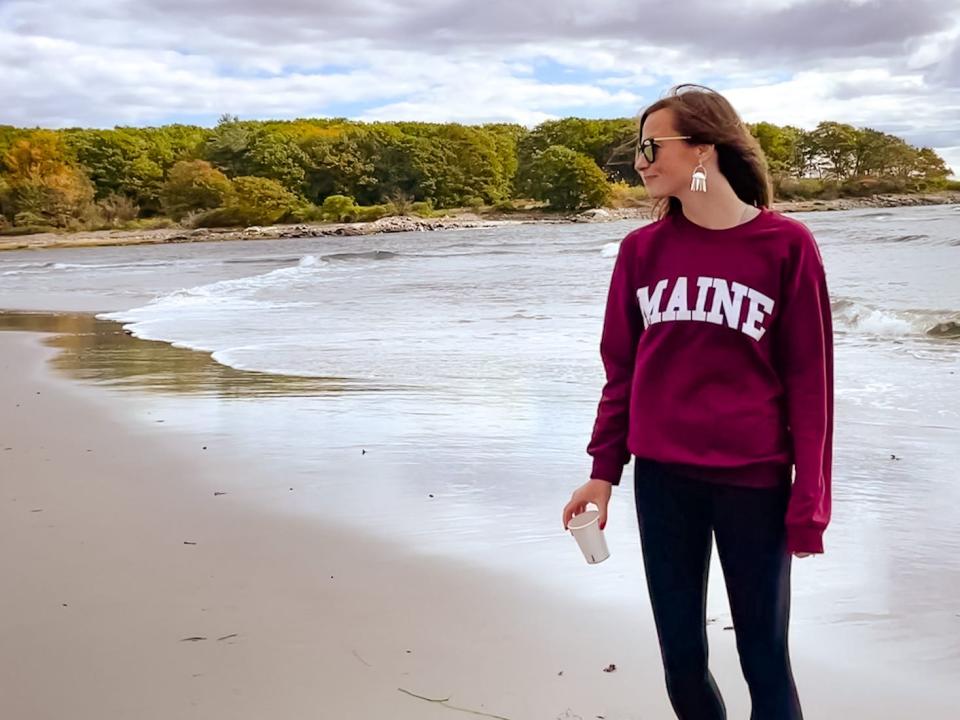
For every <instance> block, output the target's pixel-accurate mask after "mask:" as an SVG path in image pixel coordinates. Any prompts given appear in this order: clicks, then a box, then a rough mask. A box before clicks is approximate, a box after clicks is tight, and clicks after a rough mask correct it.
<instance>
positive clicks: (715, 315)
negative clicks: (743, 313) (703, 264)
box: [707, 278, 747, 328]
mask: <svg viewBox="0 0 960 720" xmlns="http://www.w3.org/2000/svg"><path fill="white" fill-rule="evenodd" d="M731 293H733V294H732V295H731ZM746 294H747V286H746V285H741V284H740V283H738V282H735V283H732V284H731V285H730V286H729V287H728V286H727V281H726V280H724V279H722V278H716V279H714V281H713V305H712V306H711V307H710V312H708V313H707V322H711V323H713V324H714V325H721V324H722V323H723V321H724V320H726V321H727V327H732V328H735V327H737V325H738V324H739V323H740V307H741V306H742V305H743V296H744V295H746ZM721 308H722V310H723V312H721Z"/></svg>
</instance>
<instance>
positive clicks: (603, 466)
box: [590, 458, 623, 485]
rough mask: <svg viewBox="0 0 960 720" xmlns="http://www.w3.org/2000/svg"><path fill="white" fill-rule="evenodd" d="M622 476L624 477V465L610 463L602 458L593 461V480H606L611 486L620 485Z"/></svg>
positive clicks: (591, 473) (591, 472) (591, 474)
mask: <svg viewBox="0 0 960 720" xmlns="http://www.w3.org/2000/svg"><path fill="white" fill-rule="evenodd" d="M621 475H623V463H620V462H616V461H613V462H610V461H609V460H603V459H601V458H594V459H593V469H592V470H591V471H590V477H591V479H596V480H606V481H607V482H608V483H610V484H611V485H619V484H620V476H621Z"/></svg>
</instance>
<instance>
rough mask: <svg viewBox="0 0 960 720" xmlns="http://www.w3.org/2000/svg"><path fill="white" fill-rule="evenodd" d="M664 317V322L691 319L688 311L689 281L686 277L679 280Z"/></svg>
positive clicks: (663, 314)
mask: <svg viewBox="0 0 960 720" xmlns="http://www.w3.org/2000/svg"><path fill="white" fill-rule="evenodd" d="M662 316H663V317H662V319H663V320H664V321H666V320H689V319H690V311H689V310H687V279H686V278H685V277H678V278H677V284H676V285H674V287H673V293H672V294H671V295H670V300H669V301H668V302H667V309H666V310H664V311H663V313H662Z"/></svg>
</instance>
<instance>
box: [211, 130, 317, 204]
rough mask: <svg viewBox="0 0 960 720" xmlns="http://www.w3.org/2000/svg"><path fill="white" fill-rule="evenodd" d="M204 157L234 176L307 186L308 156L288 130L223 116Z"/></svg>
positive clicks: (296, 189)
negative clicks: (287, 132)
mask: <svg viewBox="0 0 960 720" xmlns="http://www.w3.org/2000/svg"><path fill="white" fill-rule="evenodd" d="M204 159H206V160H209V161H210V162H211V163H213V165H215V166H216V167H217V168H219V169H220V170H222V171H223V172H225V173H226V174H227V175H229V176H231V177H242V176H251V175H256V176H257V177H263V178H269V179H271V180H276V181H277V182H279V183H280V184H281V185H283V187H285V188H286V189H287V190H289V191H290V192H292V193H297V194H300V193H302V192H303V190H304V180H305V177H306V170H305V168H306V167H308V166H309V159H308V157H307V156H306V155H305V154H304V152H303V150H302V149H301V148H300V146H299V145H298V144H297V143H296V141H295V140H294V139H293V138H292V137H290V136H289V135H287V134H286V133H285V132H283V131H281V130H280V129H277V128H276V126H275V125H274V126H273V128H268V127H265V126H263V125H262V124H258V123H252V122H242V121H240V120H237V119H236V118H233V117H229V116H224V117H223V118H221V120H220V123H219V124H218V125H217V127H216V128H215V129H214V130H213V131H212V133H211V134H210V136H209V138H208V139H207V143H206V147H205V149H204Z"/></svg>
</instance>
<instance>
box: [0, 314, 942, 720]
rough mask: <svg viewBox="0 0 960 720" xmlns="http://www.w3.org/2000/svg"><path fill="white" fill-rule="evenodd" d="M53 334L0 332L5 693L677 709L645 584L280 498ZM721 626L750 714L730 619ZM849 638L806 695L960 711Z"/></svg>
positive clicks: (639, 714)
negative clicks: (347, 523) (488, 556)
mask: <svg viewBox="0 0 960 720" xmlns="http://www.w3.org/2000/svg"><path fill="white" fill-rule="evenodd" d="M46 337H49V336H46V335H41V334H37V333H31V332H2V333H0V358H2V359H0V402H2V403H3V412H2V414H0V418H2V420H0V423H2V424H0V437H2V447H0V477H2V479H3V480H2V483H3V484H2V493H0V548H2V551H0V573H2V575H3V577H4V578H5V581H6V582H5V589H4V602H3V607H4V613H3V615H2V619H0V717H4V718H16V719H17V720H47V719H50V720H53V719H54V718H56V719H57V720H59V719H61V718H71V720H88V719H89V720H102V719H103V718H142V719H149V718H157V719H158V720H159V719H161V718H163V719H164V720H167V719H169V718H203V719H204V720H214V719H217V718H231V719H242V718H251V720H252V719H254V718H257V719H258V720H259V719H260V718H263V717H269V716H274V717H279V718H301V717H302V718H308V717H309V718H331V719H333V718H370V719H379V718H399V719H401V720H402V719H405V718H410V719H411V720H413V719H414V718H416V719H420V718H423V719H426V720H429V719H430V718H451V717H501V718H508V719H509V720H521V719H524V718H529V719H531V720H540V719H547V720H553V719H554V718H564V719H572V718H582V719H584V720H585V719H587V718H597V717H603V718H606V719H611V720H612V719H614V718H621V719H625V718H646V719H651V720H652V719H660V718H670V717H672V715H671V713H670V711H669V707H668V705H667V701H666V694H665V690H664V687H663V681H662V674H661V669H660V665H659V657H658V651H657V648H656V643H655V638H654V633H653V628H652V624H651V621H650V618H649V608H648V606H647V605H646V604H645V603H643V602H641V599H640V598H638V607H637V611H636V612H635V613H630V614H628V613H625V612H619V611H618V612H607V611H606V610H605V609H604V610H603V611H601V610H600V608H606V606H605V605H604V604H603V603H602V600H603V599H602V598H597V601H598V603H597V605H596V606H594V605H591V604H590V603H588V602H583V601H576V602H574V601H572V600H570V599H565V598H563V597H556V596H554V595H547V594H545V592H544V591H543V589H542V588H541V587H540V586H538V585H537V584H536V583H534V582H530V583H526V582H518V581H517V579H516V577H515V576H512V575H508V574H502V575H500V574H497V573H496V572H493V571H490V570H489V569H482V570H481V569H477V568H474V567H470V566H466V565H464V564H463V563H456V562H451V561H447V560H443V559H438V558H436V557H429V558H427V557H423V556H418V555H416V554H414V553H412V552H410V551H408V550H406V549H405V547H404V543H403V542H402V538H399V539H398V540H399V541H398V542H396V543H391V544H389V545H388V544H384V543H382V542H378V541H375V540H373V539H371V538H367V537H364V536H363V535H361V534H358V533H357V532H356V531H355V530H352V529H351V530H348V529H346V528H345V527H341V526H338V525H336V524H335V523H331V522H327V523H319V522H317V521H316V519H313V520H310V519H307V518H302V517H300V518H298V517H294V516H293V513H290V514H285V513H282V512H277V511H276V508H278V507H282V506H283V504H284V503H288V504H289V505H290V506H291V508H292V507H294V506H295V503H296V494H297V487H296V484H295V483H293V484H292V487H293V489H292V490H291V489H290V487H291V483H292V482H293V481H288V480H287V479H285V478H277V477H276V476H275V475H274V474H272V473H271V472H270V468H268V467H256V466H251V465H250V464H247V463H240V462H238V461H237V460H236V458H235V457H234V456H232V455H231V453H230V451H229V444H228V442H227V443H226V444H225V443H224V442H220V443H217V444H215V443H213V442H210V443H209V444H208V445H207V447H208V448H209V449H207V450H204V449H203V448H204V445H205V444H207V438H201V437H192V436H185V435H178V434H177V433H176V432H171V431H169V430H168V429H166V428H164V427H163V426H162V425H154V426H149V425H146V424H138V423H132V422H130V420H129V418H126V417H125V416H124V415H123V413H121V412H114V411H113V410H112V409H111V407H112V405H111V396H110V394H109V393H108V392H106V391H104V390H102V389H98V388H94V387H89V386H85V385H81V384H79V383H77V382H74V381H68V380H66V379H64V378H63V377H60V376H58V375H55V374H54V373H53V372H52V371H51V370H50V366H49V361H50V359H51V358H52V356H53V355H54V353H55V352H56V350H54V349H52V348H51V347H49V346H47V345H45V344H44V343H43V339H44V338H46ZM318 470H319V469H318ZM324 471H327V472H329V471H330V469H328V468H327V469H324ZM345 481H349V478H345ZM254 488H256V489H257V492H259V493H260V496H261V497H266V496H269V495H272V496H273V497H272V498H271V502H270V505H271V507H272V508H274V509H273V510H264V509H262V508H259V507H258V506H257V503H255V502H251V501H250V496H251V495H253V494H254V493H253V489H254ZM218 493H224V494H218ZM558 513H559V509H558ZM571 543H572V541H571ZM569 550H570V552H571V553H574V552H576V550H575V548H574V547H572V546H571V547H570V548H569ZM614 551H615V552H616V549H614ZM596 570H597V571H600V572H602V570H603V566H602V565H601V566H597V568H596ZM637 571H638V572H641V568H637ZM532 572H535V570H534V569H532ZM709 633H710V638H711V653H712V654H711V662H712V667H713V669H714V672H715V674H716V676H717V679H718V681H719V683H720V685H721V688H722V689H723V690H724V693H725V697H726V700H727V705H728V710H729V715H730V717H731V718H734V717H746V716H747V714H748V712H749V710H748V708H749V701H748V698H747V695H746V690H745V687H744V686H743V683H742V681H741V680H740V678H739V669H738V667H737V662H736V655H735V650H734V646H733V633H731V632H726V631H724V630H723V628H721V627H718V626H711V627H710V628H709ZM798 644H799V645H800V646H801V648H800V649H801V651H800V652H797V651H796V645H798ZM842 654H843V653H842V648H838V647H832V646H831V645H830V644H829V638H826V639H825V641H824V642H823V644H819V645H818V644H813V643H811V641H810V640H809V639H804V640H801V641H800V643H795V658H794V667H795V670H796V673H797V677H798V684H799V686H800V691H801V697H802V698H803V701H804V705H805V709H806V713H807V716H808V717H817V718H842V717H870V718H890V719H893V718H905V717H923V718H925V719H926V720H936V719H937V718H943V719H944V720H945V719H946V718H951V717H955V711H954V707H955V706H954V704H953V700H954V699H955V698H952V697H949V696H948V692H953V690H952V689H950V688H947V687H940V688H936V687H935V688H934V692H931V690H930V688H920V687H916V686H915V685H910V686H906V685H903V684H899V683H897V682H895V681H894V682H891V681H890V679H889V678H877V677H876V676H873V675H871V674H868V673H865V672H858V671H857V668H856V667H848V668H846V669H844V670H838V669H837V667H836V666H835V665H834V664H833V660H834V659H835V658H836V657H837V656H838V655H842ZM611 664H613V665H615V666H616V670H615V671H613V672H605V671H604V669H605V668H608V667H609V666H610V665H611ZM410 693H412V694H410ZM415 695H419V696H421V697H415ZM447 698H449V700H448V701H447V702H437V701H440V700H444V699H447ZM463 710H467V711H471V712H472V713H474V714H469V713H467V712H463Z"/></svg>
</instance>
